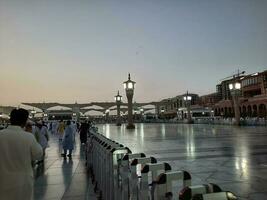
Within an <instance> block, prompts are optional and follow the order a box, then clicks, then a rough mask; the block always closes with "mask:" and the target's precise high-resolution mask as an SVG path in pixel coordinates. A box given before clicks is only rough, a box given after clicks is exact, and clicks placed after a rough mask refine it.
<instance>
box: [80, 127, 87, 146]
mask: <svg viewBox="0 0 267 200" xmlns="http://www.w3.org/2000/svg"><path fill="white" fill-rule="evenodd" d="M88 129H89V125H88V123H87V122H83V123H82V124H81V127H80V140H81V144H85V143H86V141H87V132H88Z"/></svg>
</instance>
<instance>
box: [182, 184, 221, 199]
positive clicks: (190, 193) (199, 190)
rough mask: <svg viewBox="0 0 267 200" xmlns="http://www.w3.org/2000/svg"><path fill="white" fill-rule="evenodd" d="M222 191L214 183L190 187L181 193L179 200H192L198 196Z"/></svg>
mask: <svg viewBox="0 0 267 200" xmlns="http://www.w3.org/2000/svg"><path fill="white" fill-rule="evenodd" d="M221 191H222V189H221V188H220V187H219V186H218V185H216V184H213V183H209V184H203V185H196V186H188V187H185V188H184V189H182V190H181V191H180V192H179V200H192V198H193V197H194V196H195V195H197V194H199V195H202V194H208V193H213V192H221Z"/></svg>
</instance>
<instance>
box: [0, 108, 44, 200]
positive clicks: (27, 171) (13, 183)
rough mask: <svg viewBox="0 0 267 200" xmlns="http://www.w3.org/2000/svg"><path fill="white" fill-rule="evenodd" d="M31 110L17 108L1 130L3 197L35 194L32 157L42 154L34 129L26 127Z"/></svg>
mask: <svg viewBox="0 0 267 200" xmlns="http://www.w3.org/2000/svg"><path fill="white" fill-rule="evenodd" d="M28 115H29V113H28V111H27V110H24V109H14V110H13V111H12V112H11V114H10V122H11V125H10V126H9V127H7V128H6V129H4V130H2V131H0V152H1V156H0V199H1V200H31V199H32V198H33V181H34V177H33V169H32V165H31V163H32V161H35V160H38V159H41V158H42V155H43V150H42V147H41V146H40V145H39V144H38V143H37V141H36V139H35V138H34V136H33V135H32V134H31V133H28V132H26V131H24V130H23V127H24V126H25V124H26V121H27V119H28Z"/></svg>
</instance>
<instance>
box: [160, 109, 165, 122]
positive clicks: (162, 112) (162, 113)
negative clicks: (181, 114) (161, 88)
mask: <svg viewBox="0 0 267 200" xmlns="http://www.w3.org/2000/svg"><path fill="white" fill-rule="evenodd" d="M164 113H165V109H164V108H161V110H160V114H161V117H162V119H163V120H164V121H165V114H164Z"/></svg>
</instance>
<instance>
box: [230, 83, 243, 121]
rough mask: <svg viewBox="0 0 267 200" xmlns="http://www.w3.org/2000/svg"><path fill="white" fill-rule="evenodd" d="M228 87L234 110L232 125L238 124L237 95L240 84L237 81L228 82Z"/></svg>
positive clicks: (239, 91)
mask: <svg viewBox="0 0 267 200" xmlns="http://www.w3.org/2000/svg"><path fill="white" fill-rule="evenodd" d="M229 89H230V92H231V95H232V99H233V103H234V111H235V123H234V125H237V126H239V125H240V110H239V96H240V94H241V84H240V83H239V82H237V81H236V82H234V83H230V84H229Z"/></svg>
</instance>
